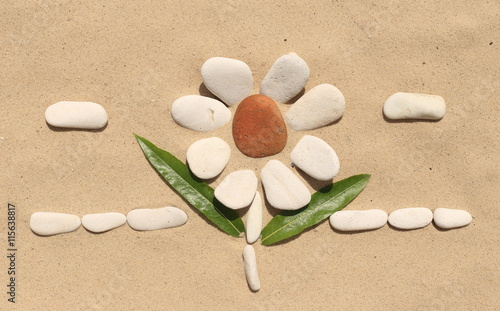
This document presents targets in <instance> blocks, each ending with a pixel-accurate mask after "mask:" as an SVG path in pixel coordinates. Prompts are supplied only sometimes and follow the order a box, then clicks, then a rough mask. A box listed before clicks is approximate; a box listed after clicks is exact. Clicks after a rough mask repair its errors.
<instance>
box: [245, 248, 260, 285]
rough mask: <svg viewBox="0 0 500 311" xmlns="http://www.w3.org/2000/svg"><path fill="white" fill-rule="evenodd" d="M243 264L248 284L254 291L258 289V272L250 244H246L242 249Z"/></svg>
mask: <svg viewBox="0 0 500 311" xmlns="http://www.w3.org/2000/svg"><path fill="white" fill-rule="evenodd" d="M243 264H244V267H245V276H246V278H247V283H248V286H249V287H250V289H251V290H253V291H254V292H256V291H258V290H259V289H260V280H259V273H258V271H257V258H256V256H255V249H254V248H253V246H252V245H247V246H245V248H244V249H243Z"/></svg>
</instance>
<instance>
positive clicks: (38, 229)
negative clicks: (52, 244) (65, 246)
mask: <svg viewBox="0 0 500 311" xmlns="http://www.w3.org/2000/svg"><path fill="white" fill-rule="evenodd" d="M80 224H81V221H80V217H78V216H76V215H71V214H63V213H50V212H36V213H33V214H32V215H31V218H30V227H31V230H33V232H35V233H36V234H38V235H54V234H60V233H66V232H71V231H75V230H76V229H78V227H80Z"/></svg>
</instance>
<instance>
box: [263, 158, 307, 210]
mask: <svg viewBox="0 0 500 311" xmlns="http://www.w3.org/2000/svg"><path fill="white" fill-rule="evenodd" d="M260 176H261V179H262V185H263V186H264V190H265V193H266V198H267V201H268V202H269V204H271V206H273V207H275V208H277V209H281V210H297V209H299V208H301V207H304V206H305V205H307V204H308V203H309V202H310V201H311V193H310V192H309V189H307V187H306V185H304V183H303V182H302V181H301V180H300V179H299V178H298V177H297V176H295V174H294V173H293V172H292V171H291V170H290V169H289V168H288V167H286V166H285V164H283V163H281V162H280V161H278V160H270V161H269V162H267V164H266V165H265V166H264V167H263V168H262V171H261V174H260Z"/></svg>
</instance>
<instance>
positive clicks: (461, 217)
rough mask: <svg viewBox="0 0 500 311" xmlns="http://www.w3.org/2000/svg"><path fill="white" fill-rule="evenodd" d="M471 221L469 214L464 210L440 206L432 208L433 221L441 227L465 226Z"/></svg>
mask: <svg viewBox="0 0 500 311" xmlns="http://www.w3.org/2000/svg"><path fill="white" fill-rule="evenodd" d="M471 221H472V216H471V214H470V213H469V212H467V211H464V210H459V209H451V208H442V207H440V208H436V209H435V210H434V223H435V224H436V226H438V227H439V228H441V229H453V228H459V227H463V226H467V225H468V224H470V223H471Z"/></svg>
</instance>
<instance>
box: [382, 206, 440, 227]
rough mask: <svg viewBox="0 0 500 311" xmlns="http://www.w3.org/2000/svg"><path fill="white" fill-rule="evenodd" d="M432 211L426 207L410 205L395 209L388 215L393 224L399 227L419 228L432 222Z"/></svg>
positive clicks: (390, 222)
mask: <svg viewBox="0 0 500 311" xmlns="http://www.w3.org/2000/svg"><path fill="white" fill-rule="evenodd" d="M431 221H432V211H431V210H430V209H428V208H426V207H410V208H402V209H398V210H395V211H394V212H392V213H391V214H390V215H389V217H388V222H389V224H391V226H393V227H395V228H398V229H405V230H410V229H418V228H423V227H425V226H427V225H428V224H430V223H431Z"/></svg>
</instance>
